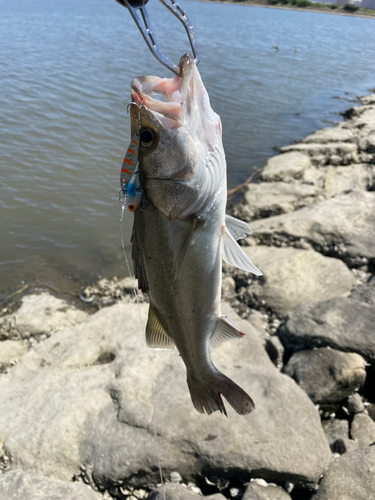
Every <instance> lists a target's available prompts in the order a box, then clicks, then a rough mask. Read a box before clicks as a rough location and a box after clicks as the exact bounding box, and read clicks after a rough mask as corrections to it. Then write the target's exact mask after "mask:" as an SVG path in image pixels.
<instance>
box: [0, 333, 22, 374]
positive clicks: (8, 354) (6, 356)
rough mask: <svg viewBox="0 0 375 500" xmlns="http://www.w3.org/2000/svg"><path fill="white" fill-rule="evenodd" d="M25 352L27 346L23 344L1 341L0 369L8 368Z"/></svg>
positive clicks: (14, 341)
mask: <svg viewBox="0 0 375 500" xmlns="http://www.w3.org/2000/svg"><path fill="white" fill-rule="evenodd" d="M26 352H27V346H26V345H25V344H24V343H23V342H20V341H17V340H3V341H2V342H0V369H3V368H6V367H8V366H9V365H10V364H11V363H12V362H14V361H16V360H17V359H18V358H20V357H21V356H23V355H24V354H25V353H26Z"/></svg>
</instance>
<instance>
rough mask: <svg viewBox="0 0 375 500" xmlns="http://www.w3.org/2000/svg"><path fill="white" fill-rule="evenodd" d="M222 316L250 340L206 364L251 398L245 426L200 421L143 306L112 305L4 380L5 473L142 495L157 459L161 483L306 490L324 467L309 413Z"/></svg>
mask: <svg viewBox="0 0 375 500" xmlns="http://www.w3.org/2000/svg"><path fill="white" fill-rule="evenodd" d="M223 312H224V314H227V315H228V317H229V319H230V320H231V321H233V322H234V323H235V324H236V325H237V326H238V327H239V328H241V330H242V331H244V332H245V333H246V336H245V337H244V338H243V339H242V340H238V341H232V342H227V343H225V344H223V345H222V346H220V347H218V348H217V349H215V350H214V351H213V352H212V356H213V360H214V363H215V364H216V366H217V367H218V368H219V369H220V370H223V372H224V373H226V374H227V375H228V376H229V377H231V378H233V379H234V380H235V381H236V382H237V383H238V384H239V385H240V386H242V387H243V388H244V389H245V390H246V391H247V392H248V393H249V394H250V395H251V396H252V397H253V399H254V401H255V404H256V406H257V409H256V410H255V411H254V412H253V413H252V414H251V415H249V416H246V417H243V416H239V415H237V414H235V412H234V411H232V410H231V408H228V417H229V418H228V419H227V418H225V417H224V416H223V415H221V414H218V413H215V414H213V415H211V416H207V415H201V414H199V413H198V412H197V411H196V410H195V409H194V407H193V405H192V403H191V400H190V395H189V391H188V388H187V384H186V372H185V367H184V365H183V363H182V360H181V358H180V356H179V355H178V353H177V351H175V350H170V351H154V352H152V351H150V352H149V351H148V350H147V348H146V345H145V340H144V336H143V325H144V321H145V318H146V315H147V305H146V304H140V307H139V309H138V308H137V306H136V305H135V304H126V303H118V304H116V305H113V306H111V307H108V308H105V309H102V310H100V311H99V312H97V313H95V314H93V315H92V316H90V317H88V318H86V320H85V321H84V322H83V323H81V324H78V325H75V326H73V327H70V328H67V329H65V330H60V331H58V332H56V333H55V334H54V335H53V336H52V337H50V338H47V339H46V340H44V341H42V342H40V343H38V344H37V345H35V347H33V348H32V349H31V350H30V351H29V352H28V353H26V354H25V355H24V356H23V357H22V358H21V359H20V360H19V362H18V364H17V365H15V366H14V367H13V368H12V369H11V370H9V372H8V374H6V375H3V376H2V377H1V379H0V407H1V408H2V411H1V412H0V436H1V437H2V439H3V441H4V450H5V452H6V453H7V455H8V456H9V457H11V460H10V464H9V468H12V469H16V468H24V469H27V470H29V471H30V472H32V473H35V474H43V475H45V476H51V477H53V478H56V479H62V480H70V479H71V478H72V477H73V476H74V475H77V474H80V473H81V471H86V472H85V474H86V475H87V479H88V480H90V481H92V480H93V481H94V482H95V483H96V484H97V485H98V487H100V488H101V489H106V488H107V487H108V486H111V485H113V484H119V485H121V484H123V485H125V484H129V485H133V486H134V487H143V486H145V485H147V486H148V487H149V486H150V485H152V484H156V483H157V482H158V481H159V472H158V470H159V469H158V463H159V460H160V463H161V467H162V471H163V474H165V475H167V476H168V475H169V474H170V473H171V472H172V471H176V470H178V471H179V472H180V474H181V476H182V477H184V478H187V479H190V478H193V477H196V476H197V475H199V474H202V475H204V476H205V477H210V476H213V475H217V471H220V475H222V476H225V477H228V478H231V477H236V478H238V477H239V475H242V476H243V477H244V480H249V478H250V474H252V473H258V474H259V473H261V474H262V476H263V477H264V478H265V479H267V480H270V481H275V480H277V481H278V482H282V481H286V480H287V479H288V480H292V481H293V482H295V483H296V484H299V485H303V486H305V487H306V486H307V487H312V486H313V485H314V484H315V483H316V481H317V480H318V478H319V476H320V474H321V472H322V470H323V468H324V467H325V466H326V465H328V463H329V461H330V457H331V452H330V449H329V446H328V443H327V441H326V438H325V435H324V432H323V430H322V427H321V424H320V418H319V414H318V412H317V410H316V408H315V407H314V405H313V403H312V402H311V401H310V400H309V398H308V397H307V395H306V394H305V393H304V392H303V391H302V390H301V389H300V388H299V387H298V386H297V385H296V384H295V383H294V382H293V381H292V380H291V379H290V378H289V377H287V376H286V375H283V374H281V373H280V372H279V371H278V370H277V368H276V367H275V366H274V365H273V364H272V362H271V361H270V359H269V357H268V355H267V353H266V351H265V350H264V348H263V345H262V341H261V339H260V337H261V335H259V333H258V332H256V331H255V329H254V328H253V327H252V325H251V324H250V323H249V322H247V321H245V320H241V319H240V318H239V317H238V316H237V315H236V314H235V313H233V312H232V311H231V309H230V308H229V306H227V305H225V304H223ZM140 318H142V321H140ZM152 388H153V391H152ZM153 414H154V415H155V418H156V424H155V421H151V419H152V415H153ZM155 425H156V433H157V441H156V439H155V438H154V435H155ZM312 443H313V446H312Z"/></svg>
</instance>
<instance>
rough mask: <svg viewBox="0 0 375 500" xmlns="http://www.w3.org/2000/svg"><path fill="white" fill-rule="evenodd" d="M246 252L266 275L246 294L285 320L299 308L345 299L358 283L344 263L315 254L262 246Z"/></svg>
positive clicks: (250, 248) (257, 280)
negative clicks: (286, 316) (334, 298)
mask: <svg viewBox="0 0 375 500" xmlns="http://www.w3.org/2000/svg"><path fill="white" fill-rule="evenodd" d="M243 250H244V251H245V253H246V254H247V255H248V256H249V257H250V259H251V260H252V261H253V262H254V263H255V264H256V265H257V266H258V267H259V269H261V270H262V272H263V277H262V278H260V279H256V280H254V281H253V282H252V283H251V285H250V287H249V288H248V289H247V290H246V293H247V294H251V296H253V297H256V300H257V301H258V302H261V303H265V304H266V305H267V307H269V308H270V309H272V311H274V312H275V313H276V314H277V315H278V316H285V315H286V313H287V312H288V311H290V310H292V309H293V308H294V307H296V306H297V305H299V304H309V303H312V302H318V301H320V300H327V299H330V298H332V297H343V296H346V295H348V293H349V292H350V290H351V288H352V287H353V286H354V285H355V283H356V279H355V278H354V275H353V273H352V272H351V271H350V270H349V269H348V268H347V266H346V265H345V264H344V263H343V262H342V261H341V260H338V259H333V258H330V257H324V256H323V255H321V254H320V253H318V252H315V251H314V250H300V249H297V248H279V247H267V246H262V245H259V246H257V247H243Z"/></svg>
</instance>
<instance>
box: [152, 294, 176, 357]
mask: <svg viewBox="0 0 375 500" xmlns="http://www.w3.org/2000/svg"><path fill="white" fill-rule="evenodd" d="M146 342H147V345H148V347H152V348H153V349H173V348H174V343H173V340H172V339H171V338H170V337H169V335H168V334H167V332H166V331H165V329H164V327H163V325H162V324H161V323H160V320H159V317H158V313H157V311H156V309H155V307H154V306H153V305H152V304H150V309H149V311H148V320H147V326H146Z"/></svg>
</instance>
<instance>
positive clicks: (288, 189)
mask: <svg viewBox="0 0 375 500" xmlns="http://www.w3.org/2000/svg"><path fill="white" fill-rule="evenodd" d="M282 156H284V155H282ZM321 192H322V191H321V189H320V188H318V187H316V186H314V185H309V184H300V183H289V182H261V183H260V184H249V186H248V187H247V189H246V191H245V196H244V199H243V200H242V202H241V203H240V204H238V205H236V206H235V208H234V214H235V215H236V216H237V217H239V218H241V219H243V220H246V221H248V222H251V221H252V220H254V219H261V218H263V217H269V216H271V215H277V214H284V213H288V212H292V211H293V210H295V209H296V208H301V207H305V206H308V205H311V204H312V203H314V202H315V201H316V197H317V196H319V195H320V194H321Z"/></svg>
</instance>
